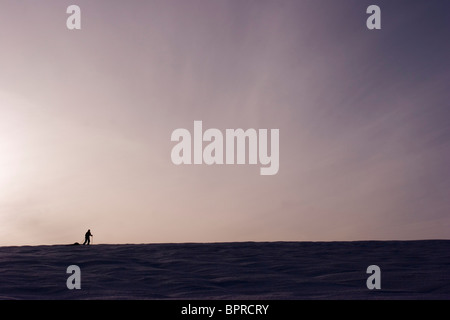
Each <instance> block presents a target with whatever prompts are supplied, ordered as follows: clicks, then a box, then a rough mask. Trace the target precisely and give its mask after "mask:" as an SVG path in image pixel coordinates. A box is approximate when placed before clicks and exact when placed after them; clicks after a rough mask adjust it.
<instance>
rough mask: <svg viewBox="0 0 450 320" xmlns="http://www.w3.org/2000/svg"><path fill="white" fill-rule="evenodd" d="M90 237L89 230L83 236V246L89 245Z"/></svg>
mask: <svg viewBox="0 0 450 320" xmlns="http://www.w3.org/2000/svg"><path fill="white" fill-rule="evenodd" d="M91 237H93V235H92V233H91V230H90V229H89V230H88V231H87V232H86V234H85V235H84V242H83V244H86V243H87V244H90V243H91Z"/></svg>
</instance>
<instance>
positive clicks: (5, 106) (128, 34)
mask: <svg viewBox="0 0 450 320" xmlns="http://www.w3.org/2000/svg"><path fill="white" fill-rule="evenodd" d="M72 4H76V5H78V6H79V7H80V9H81V29H80V30H69V29H68V28H67V26H66V20H67V19H68V18H69V16H70V14H67V13H66V9H67V7H68V6H69V5H72ZM372 4H376V5H378V6H379V7H380V9H381V29H379V30H376V29H375V30H369V29H368V28H367V27H366V20H367V18H368V17H369V16H370V15H369V14H367V13H366V9H367V7H368V6H369V5H372ZM449 10H450V3H449V2H448V1H445V0H431V1H425V0H413V1H405V0H397V1H384V0H375V1H365V0H338V1H336V0H333V1H332V0H321V1H317V0H314V1H312V0H293V1H289V0H277V1H275V0H258V1H256V0H255V1H252V0H245V1H241V0H214V1H212V0H148V1H138V0H127V1H124V0H120V1H118V0H114V1H113V0H108V1H106V0H89V1H87V0H75V1H72V0H71V1H65V0H44V1H34V0H33V1H32V0H20V1H17V0H0V245H3V246H6V245H42V244H69V243H74V242H76V241H77V242H82V241H83V240H84V239H83V238H84V233H85V232H86V231H87V229H90V230H91V232H92V234H93V235H94V238H93V241H94V244H95V243H162V242H164V243H167V242H170V243H176V242H232V241H354V240H410V239H411V240H413V239H448V238H450V197H449V195H450V170H449V166H448V164H449V160H450V124H449V118H450V90H449V89H450V88H449V84H450V64H449V60H448V58H449V57H450V42H449V41H448V35H449V32H450V19H449V13H448V12H449ZM194 121H202V123H203V128H204V130H206V129H208V128H216V129H219V130H220V131H221V132H225V130H226V129H237V128H242V129H244V130H246V129H249V128H254V129H256V130H257V129H269V130H270V129H279V171H278V173H277V174H275V175H260V165H259V164H258V165H254V164H234V165H230V164H228V165H218V164H213V165H207V164H201V165H187V164H181V165H175V164H174V163H173V162H172V160H171V151H172V148H173V147H174V146H175V145H176V142H173V141H171V134H172V132H173V131H174V130H176V129H178V128H185V129H187V130H189V131H190V132H191V133H193V128H194Z"/></svg>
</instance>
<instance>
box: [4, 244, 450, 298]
mask: <svg viewBox="0 0 450 320" xmlns="http://www.w3.org/2000/svg"><path fill="white" fill-rule="evenodd" d="M69 265H78V266H79V267H80V269H81V289H80V290H69V289H68V288H67V286H66V280H67V278H68V277H69V276H70V274H68V273H66V271H67V267H68V266H69ZM369 265H378V266H379V267H380V269H381V289H380V290H369V289H368V288H367V286H366V280H367V278H368V277H369V276H370V274H367V273H366V270H367V267H368V266H369ZM0 299H33V300H34V299H246V300H250V299H269V300H281V299H282V300H298V299H450V240H420V241H356V242H237V243H184V244H120V245H109V244H98V245H91V246H82V245H80V246H71V245H51V246H20V247H19V246H17V247H13V246H12V247H0Z"/></svg>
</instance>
